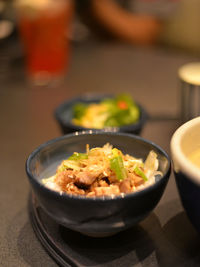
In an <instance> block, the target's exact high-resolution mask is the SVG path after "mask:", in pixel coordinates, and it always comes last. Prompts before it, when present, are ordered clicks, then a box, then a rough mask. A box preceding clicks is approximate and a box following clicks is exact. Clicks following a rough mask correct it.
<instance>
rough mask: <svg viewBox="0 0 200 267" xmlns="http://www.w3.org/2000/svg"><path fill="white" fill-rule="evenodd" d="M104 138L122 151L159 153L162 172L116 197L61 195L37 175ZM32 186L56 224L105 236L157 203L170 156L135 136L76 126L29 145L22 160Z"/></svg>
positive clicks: (100, 143)
mask: <svg viewBox="0 0 200 267" xmlns="http://www.w3.org/2000/svg"><path fill="white" fill-rule="evenodd" d="M107 142H109V143H110V144H112V145H113V146H115V147H117V148H119V149H121V150H122V151H123V152H124V153H128V154H130V155H134V156H135V157H138V158H143V159H145V158H146V157H147V155H148V153H149V151H150V150H152V149H153V150H154V151H155V152H156V153H157V154H158V158H159V162H160V170H161V171H162V173H163V177H162V178H158V179H157V181H156V183H155V184H153V185H151V186H149V187H147V188H145V189H143V190H141V191H138V192H135V193H130V194H126V195H124V196H115V197H94V198H92V197H85V196H75V195H69V194H62V195H60V194H59V193H58V192H56V191H53V190H50V189H48V188H46V187H45V186H44V185H43V184H42V182H41V179H42V178H47V177H49V176H52V175H53V174H55V171H56V167H57V166H58V164H59V163H60V162H61V161H62V160H63V159H66V158H67V157H68V156H69V155H71V154H72V153H73V152H74V151H76V152H84V151H85V145H86V144H89V145H90V147H96V146H103V145H104V144H105V143H107ZM26 172H27V175H28V179H29V182H30V185H31V187H32V190H33V192H34V195H35V197H36V198H37V200H38V202H39V204H40V205H41V207H42V208H43V209H44V210H45V211H46V213H48V214H49V215H50V216H51V217H52V218H53V219H54V220H55V221H57V222H58V223H59V224H61V225H64V226H66V227H67V228H70V229H72V230H75V231H78V232H81V233H83V234H87V235H90V236H96V237H99V236H108V235H112V234H115V233H117V232H120V231H122V230H125V229H127V228H129V227H131V226H133V225H135V224H136V223H138V222H140V221H141V220H143V219H144V218H145V217H146V216H147V215H148V214H149V213H150V212H151V211H152V210H153V209H154V208H155V206H156V205H157V204H158V202H159V200H160V198H161V196H162V194H163V192H164V189H165V187H166V184H167V182H168V178H169V174H170V159H169V157H168V155H167V154H166V153H165V151H163V150H162V149H161V148H160V147H159V146H157V145H155V144H154V143H152V142H150V141H147V140H145V139H143V138H141V137H139V136H136V135H131V134H126V133H114V132H95V131H94V132H92V131H89V132H76V133H73V134H68V135H64V136H61V137H58V138H56V139H53V140H51V141H48V142H47V143H45V144H42V145H41V146H39V147H38V148H37V149H36V150H35V151H33V152H32V153H31V154H30V156H29V157H28V159H27V162H26Z"/></svg>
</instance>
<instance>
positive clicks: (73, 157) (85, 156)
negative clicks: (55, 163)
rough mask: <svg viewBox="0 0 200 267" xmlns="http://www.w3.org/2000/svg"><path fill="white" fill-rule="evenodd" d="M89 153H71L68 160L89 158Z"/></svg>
mask: <svg viewBox="0 0 200 267" xmlns="http://www.w3.org/2000/svg"><path fill="white" fill-rule="evenodd" d="M87 158H88V155H87V154H86V153H77V152H75V153H74V154H73V155H71V156H70V157H69V158H68V160H81V159H87Z"/></svg>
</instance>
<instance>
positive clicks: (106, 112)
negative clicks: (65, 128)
mask: <svg viewBox="0 0 200 267" xmlns="http://www.w3.org/2000/svg"><path fill="white" fill-rule="evenodd" d="M139 118H140V109H139V107H138V105H137V104H136V103H135V101H134V100H133V99H132V97H131V96H130V95H128V94H120V95H117V96H115V97H107V98H104V99H102V100H101V101H100V102H99V103H94V102H93V103H82V102H79V103H76V104H75V105H74V106H73V118H72V123H73V124H75V125H77V126H81V127H85V128H94V129H103V128H106V127H121V126H125V125H130V124H133V123H136V122H138V120H139Z"/></svg>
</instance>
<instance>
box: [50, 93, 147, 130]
mask: <svg viewBox="0 0 200 267" xmlns="http://www.w3.org/2000/svg"><path fill="white" fill-rule="evenodd" d="M112 97H114V95H106V94H104V95H103V94H102V95H98V94H86V95H82V96H80V97H76V98H73V99H70V100H68V101H65V102H63V103H62V104H60V105H59V106H58V107H57V108H56V109H55V112H54V115H55V118H56V121H57V122H58V123H59V125H60V127H61V130H62V132H63V133H64V134H67V133H71V132H75V131H83V130H89V128H85V127H82V126H79V125H75V124H74V123H72V119H73V106H74V105H75V104H77V103H84V104H91V103H99V102H100V101H101V100H103V99H105V98H112ZM136 104H137V106H138V108H139V110H140V117H139V120H138V121H137V122H135V123H133V124H130V125H125V126H121V127H109V128H112V131H116V132H127V133H134V134H140V133H141V131H142V128H143V126H144V124H145V123H146V120H147V119H148V115H147V112H146V110H145V109H144V107H142V106H141V105H140V104H139V103H136ZM90 129H92V128H90ZM92 130H97V129H92ZM102 130H104V129H102Z"/></svg>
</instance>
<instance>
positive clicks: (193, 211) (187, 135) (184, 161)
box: [171, 117, 200, 232]
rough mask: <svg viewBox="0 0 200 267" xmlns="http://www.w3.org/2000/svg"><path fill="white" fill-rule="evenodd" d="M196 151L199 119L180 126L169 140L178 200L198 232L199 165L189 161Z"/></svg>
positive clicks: (199, 214)
mask: <svg viewBox="0 0 200 267" xmlns="http://www.w3.org/2000/svg"><path fill="white" fill-rule="evenodd" d="M197 150H199V152H200V117H197V118H195V119H192V120H190V121H188V122H186V123H184V124H183V125H181V126H180V127H179V128H178V129H177V130H176V131H175V133H174V134H173V136H172V139H171V155H172V160H173V165H174V168H173V169H174V174H175V178H176V184H177V188H178V192H179V195H180V199H181V202H182V204H183V207H184V209H185V211H186V213H187V215H188V218H189V219H190V221H191V222H192V224H193V225H194V227H195V228H196V229H197V230H198V231H199V232H200V205H199V203H200V165H199V167H198V166H196V165H194V164H193V163H192V161H191V160H190V159H189V157H190V155H192V153H193V152H195V151H197ZM199 162H200V153H199Z"/></svg>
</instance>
